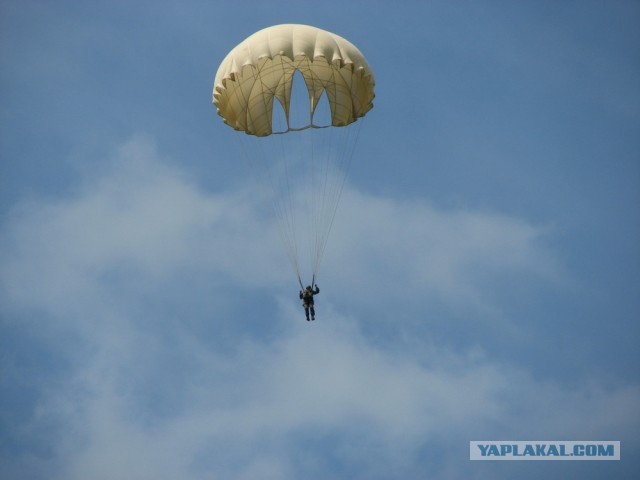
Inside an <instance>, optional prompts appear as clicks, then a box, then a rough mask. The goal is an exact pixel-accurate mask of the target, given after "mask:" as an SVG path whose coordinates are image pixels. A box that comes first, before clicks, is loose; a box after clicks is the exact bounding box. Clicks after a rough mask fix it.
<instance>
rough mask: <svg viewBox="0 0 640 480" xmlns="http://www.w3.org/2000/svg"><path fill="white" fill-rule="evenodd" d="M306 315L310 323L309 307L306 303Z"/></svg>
mask: <svg viewBox="0 0 640 480" xmlns="http://www.w3.org/2000/svg"><path fill="white" fill-rule="evenodd" d="M304 314H305V316H306V317H307V322H308V321H309V305H307V304H306V303H305V305H304Z"/></svg>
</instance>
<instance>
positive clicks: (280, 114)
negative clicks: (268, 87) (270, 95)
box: [271, 99, 289, 133]
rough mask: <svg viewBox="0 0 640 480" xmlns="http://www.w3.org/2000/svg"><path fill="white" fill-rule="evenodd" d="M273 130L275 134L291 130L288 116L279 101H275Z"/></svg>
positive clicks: (272, 119)
mask: <svg viewBox="0 0 640 480" xmlns="http://www.w3.org/2000/svg"><path fill="white" fill-rule="evenodd" d="M271 128H272V130H273V132H275V133H284V132H286V131H287V130H289V124H288V122H287V114H286V113H285V111H284V108H283V107H282V104H281V103H280V101H279V100H278V99H274V100H273V109H272V113H271Z"/></svg>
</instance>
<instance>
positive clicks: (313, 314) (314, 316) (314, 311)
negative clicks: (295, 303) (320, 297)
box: [307, 305, 316, 320]
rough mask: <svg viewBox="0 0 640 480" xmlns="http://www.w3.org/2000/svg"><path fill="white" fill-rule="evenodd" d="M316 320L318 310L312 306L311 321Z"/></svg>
mask: <svg viewBox="0 0 640 480" xmlns="http://www.w3.org/2000/svg"><path fill="white" fill-rule="evenodd" d="M308 319H309V317H308V316H307V320H308ZM315 319H316V309H315V308H313V305H311V320H315Z"/></svg>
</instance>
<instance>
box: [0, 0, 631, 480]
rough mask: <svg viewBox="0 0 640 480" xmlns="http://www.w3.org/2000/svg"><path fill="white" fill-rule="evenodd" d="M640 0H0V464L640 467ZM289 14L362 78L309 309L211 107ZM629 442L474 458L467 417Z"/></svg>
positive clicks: (217, 474) (517, 434) (510, 473)
mask: <svg viewBox="0 0 640 480" xmlns="http://www.w3.org/2000/svg"><path fill="white" fill-rule="evenodd" d="M639 20H640V4H638V3H637V2H624V1H619V2H609V1H574V2H571V1H563V2H556V1H548V2H545V1H543V2H533V1H531V2H528V1H521V2H501V1H484V2H463V1H460V2H449V1H446V2H445V1H441V2H435V1H425V2H421V1H420V2H419V1H415V2H412V1H406V2H382V1H366V2H365V1H342V2H337V1H326V2H322V4H318V3H317V2H307V1H301V0H298V1H295V2H293V1H292V2H284V1H273V2H216V1H213V2H205V1H186V2H185V1H182V2H144V1H140V2H133V3H132V2H120V1H116V2H100V1H96V2H83V3H81V2H64V1H60V2H45V1H19V2H18V1H4V2H2V3H1V4H0V22H1V23H0V32H1V35H2V39H1V40H0V52H1V55H2V56H1V61H2V70H1V73H0V91H1V94H2V109H1V110H0V126H1V129H2V134H1V135H0V154H1V156H2V157H1V163H0V165H1V167H0V168H1V172H0V173H1V174H0V223H1V230H0V320H1V328H2V334H1V335H0V352H1V357H0V358H1V366H0V368H1V370H0V375H1V376H0V455H1V457H0V474H1V476H2V477H3V478H14V479H45V478H47V479H50V478H54V479H56V478H59V479H84V478H93V479H101V478H104V479H113V478H122V479H129V478H131V479H164V478H166V479H175V478H185V479H218V478H220V479H257V478H259V479H271V478H273V479H285V480H286V479H299V478H305V479H392V478H415V479H419V478H434V479H454V478H477V479H489V478H491V479H493V478H523V479H527V478H530V479H534V478H542V477H544V478H569V477H574V478H578V477H580V478H605V477H608V478H637V476H638V473H639V471H640V460H638V458H639V457H638V455H637V452H638V449H639V448H640V444H639V442H638V431H639V430H640V415H639V413H638V405H639V404H640V378H639V367H640V355H639V353H640V350H639V348H638V338H639V333H640V332H639V327H638V320H639V319H640V295H638V292H639V287H640V250H639V248H638V245H640V215H639V214H638V205H640V63H639V61H638V60H639V53H640V31H639V30H638V28H637V26H638V23H639ZM279 23H306V24H311V25H315V26H318V27H320V28H324V29H327V30H330V31H333V32H335V33H337V34H339V35H342V36H344V37H346V38H347V39H349V40H350V41H351V42H353V43H354V44H355V45H357V46H358V47H359V48H360V50H361V51H362V52H363V53H364V54H365V56H366V57H367V59H368V61H369V63H370V65H371V67H372V69H373V70H374V72H375V75H376V99H375V102H374V103H375V107H374V109H373V110H372V111H371V112H370V114H368V115H367V118H366V120H365V122H364V125H363V127H362V131H361V133H360V138H359V143H358V149H357V152H356V155H355V157H354V160H353V165H352V169H351V172H350V175H349V180H348V183H347V185H346V187H345V190H344V193H343V197H342V201H341V205H340V210H339V214H338V217H337V218H336V223H335V225H334V227H333V230H332V234H331V238H330V240H329V246H328V249H327V253H326V256H325V258H324V261H323V265H322V273H321V277H320V278H319V282H318V283H319V284H320V285H321V287H322V293H321V295H320V296H319V297H318V302H317V303H318V320H317V321H316V322H315V323H313V324H308V323H307V322H305V321H304V316H303V311H302V309H301V307H300V305H299V301H298V300H297V284H296V280H295V278H293V276H292V274H291V270H290V267H289V265H288V263H287V260H286V257H285V256H284V253H283V251H282V247H281V245H280V243H279V242H278V239H277V233H276V229H275V225H274V222H273V219H272V218H270V216H269V215H266V214H265V211H264V208H262V207H263V206H262V205H261V203H260V198H259V197H258V196H256V195H255V190H254V189H255V185H254V184H253V183H252V180H251V176H250V175H247V167H246V164H245V163H243V158H242V154H241V152H240V150H239V146H238V142H236V141H235V139H234V138H233V136H234V134H235V132H233V131H232V130H231V129H230V128H228V127H227V126H225V125H224V124H223V123H222V121H221V119H220V118H219V117H218V116H217V115H216V112H215V108H214V107H213V106H212V105H211V89H212V85H213V78H214V75H215V73H216V70H217V67H218V65H219V63H220V62H221V61H222V59H223V58H224V56H225V55H226V53H227V52H228V51H229V50H230V49H231V48H233V47H234V46H235V45H236V44H237V43H239V42H240V41H241V40H243V39H244V38H246V37H247V36H248V35H250V34H251V33H253V32H255V31H257V30H259V29H261V28H264V27H267V26H270V25H274V24H279ZM504 439H514V440H536V439H537V440H620V441H621V442H622V460H621V461H620V462H470V461H469V460H468V455H469V441H470V440H504Z"/></svg>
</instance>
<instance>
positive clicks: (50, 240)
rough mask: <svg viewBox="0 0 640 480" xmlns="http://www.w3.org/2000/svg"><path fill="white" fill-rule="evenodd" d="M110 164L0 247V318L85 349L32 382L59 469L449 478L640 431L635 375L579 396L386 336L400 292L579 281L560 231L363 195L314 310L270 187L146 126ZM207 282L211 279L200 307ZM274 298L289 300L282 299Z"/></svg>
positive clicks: (491, 305) (9, 234) (490, 304)
mask: <svg viewBox="0 0 640 480" xmlns="http://www.w3.org/2000/svg"><path fill="white" fill-rule="evenodd" d="M107 170H108V171H107V172H106V173H103V174H101V175H99V176H98V178H95V179H93V180H91V181H87V183H86V184H85V185H84V186H83V188H81V189H80V190H79V191H78V192H77V193H76V195H74V196H72V197H70V198H66V199H63V200H55V199H53V200H50V201H44V200H37V199H36V200H33V201H31V202H30V203H29V204H25V205H22V206H21V207H20V208H17V209H16V210H15V211H14V213H13V214H12V216H11V218H10V219H9V220H8V221H7V224H6V226H7V227H8V228H6V233H5V235H4V236H3V240H2V244H3V245H2V246H3V249H2V257H1V259H2V265H3V268H2V285H3V288H2V296H1V298H2V303H3V307H2V309H3V316H5V317H9V316H12V317H15V318H16V320H14V323H17V321H18V320H17V319H18V318H19V319H22V320H23V321H25V325H26V326H25V329H27V330H29V331H40V330H44V331H46V333H45V334H43V335H42V336H43V338H45V341H46V342H48V344H49V345H51V347H52V349H53V350H54V351H55V352H57V354H58V355H61V356H64V357H65V358H64V360H65V361H67V362H68V365H67V366H66V367H64V368H65V370H64V374H63V375H60V374H59V372H58V378H59V377H60V376H62V377H63V378H64V380H63V381H62V382H61V383H59V384H55V385H49V384H47V385H33V388H34V389H35V390H37V392H38V395H39V397H38V398H39V401H38V404H39V409H38V411H37V413H36V414H34V415H33V416H32V418H31V419H30V422H29V423H30V426H32V427H33V426H36V425H38V424H39V423H41V422H43V419H55V423H56V424H60V425H63V426H64V427H60V428H57V429H54V431H53V432H51V434H50V435H51V441H52V445H55V447H52V448H53V449H54V453H55V455H54V456H55V459H56V460H55V461H52V462H51V468H52V469H56V470H57V472H58V478H65V479H75V478H77V479H80V478H88V477H91V478H94V479H100V478H105V479H107V478H108V479H111V478H139V479H146V478H153V479H162V478H167V479H174V478H194V479H198V478H207V479H210V478H223V479H228V478H236V479H241V478H256V473H255V472H261V473H260V478H279V479H287V478H327V475H331V474H333V475H334V476H337V477H340V475H343V476H344V477H347V478H354V477H355V478H390V477H392V476H396V477H397V475H398V474H400V475H404V476H405V478H411V477H412V476H415V475H417V474H421V475H423V474H424V475H423V476H429V477H434V478H448V477H456V476H461V475H462V476H466V475H468V474H470V468H471V467H470V466H469V464H468V462H467V463H464V460H465V459H464V458H463V459H461V458H458V457H457V456H456V455H458V454H459V452H462V454H463V455H466V454H467V450H466V449H467V448H468V443H467V442H468V441H469V440H471V439H473V438H479V439H483V438H489V439H490V438H491V437H492V436H495V435H505V436H510V437H512V438H517V437H520V438H523V439H528V438H530V437H532V436H540V437H546V436H549V435H555V436H557V437H558V438H559V437H562V438H563V439H566V438H571V437H573V436H575V437H580V438H585V437H598V436H604V437H611V436H615V435H616V434H619V433H620V432H622V433H623V434H624V435H625V439H626V438H632V435H633V431H634V428H635V429H637V427H638V424H639V421H638V418H637V414H636V409H635V405H636V404H637V401H638V400H639V397H640V393H639V391H638V387H637V386H630V387H624V388H618V389H605V388H604V387H602V386H600V385H599V384H597V383H595V384H593V385H588V386H586V387H583V388H571V387H565V386H563V385H559V384H556V383H553V382H551V381H546V382H545V381H541V380H539V379H537V378H535V377H533V376H532V374H531V372H529V371H527V369H526V368H523V367H518V366H514V365H506V364H504V363H502V362H501V361H499V360H496V359H494V358H491V357H490V356H489V355H487V354H486V353H484V352H483V351H482V350H476V351H466V350H464V351H454V350H452V349H451V348H449V347H447V346H436V344H435V341H434V340H432V339H431V338H429V336H428V335H426V336H425V335H414V336H411V335H409V336H406V337H403V336H398V337H397V338H394V339H393V341H392V342H391V345H392V347H393V348H389V345H388V344H384V345H381V344H380V343H377V342H376V335H375V334H371V333H370V330H371V328H372V326H373V327H375V325H376V324H377V323H380V324H381V325H384V319H385V318H386V317H387V316H389V315H390V314H389V313H388V312H386V311H385V310H386V309H387V307H388V306H389V305H392V306H393V308H396V307H397V306H398V305H400V304H403V305H405V308H406V311H408V312H409V314H411V313H412V312H414V310H415V307H416V305H420V304H421V302H424V301H425V300H424V299H425V298H427V299H439V300H440V301H441V302H443V303H445V304H447V305H451V306H452V308H454V307H455V306H456V305H459V304H463V305H464V308H465V309H467V310H468V311H472V312H477V315H478V316H479V317H482V316H486V312H487V311H489V312H495V311H499V310H500V308H501V304H500V301H499V299H498V297H496V296H495V289H496V288H497V287H496V285H498V286H499V285H500V284H502V283H505V282H508V281H509V278H510V276H511V275H514V274H515V275H518V276H520V277H523V278H524V277H535V278H541V279H542V281H545V282H557V281H563V279H564V273H562V269H561V268H560V267H558V265H557V262H556V261H555V260H554V255H553V254H552V253H551V252H549V251H548V250H547V249H546V248H544V246H543V245H542V241H541V239H542V237H543V235H544V233H545V232H544V230H543V229H539V228H537V227H535V226H532V225H530V224H528V223H526V222H523V221H521V220H517V219H512V218H509V217H503V216H500V215H496V214H486V213H482V212H469V211H466V212H444V211H441V210H439V209H438V208H436V207H434V206H431V205H429V204H427V203H426V202H424V201H419V200H413V201H409V200H404V201H397V200H393V199H385V198H380V197H372V196H368V195H365V194H362V193H359V192H356V191H353V190H348V191H346V192H345V197H344V201H343V212H342V214H341V217H340V218H341V219H342V220H341V222H339V223H338V224H336V226H335V229H334V233H335V235H334V236H333V238H332V240H331V245H332V246H331V251H330V252H328V254H327V263H326V265H325V269H326V271H327V272H328V273H327V275H326V277H327V278H328V279H329V278H330V279H331V283H332V296H331V297H328V298H325V297H320V298H321V299H322V303H320V304H319V310H320V309H321V312H322V315H319V319H318V320H317V321H316V322H314V323H307V322H304V320H303V319H302V318H303V317H302V312H301V309H300V306H299V305H298V303H297V301H296V300H295V295H293V299H292V298H291V297H285V296H284V293H282V292H283V291H285V290H280V287H279V286H280V285H284V284H286V281H287V280H286V279H287V278H288V277H286V275H289V269H288V266H283V265H282V263H281V262H283V261H284V256H283V255H282V254H280V253H279V251H278V248H279V246H278V245H277V242H276V240H275V238H276V237H275V234H272V233H266V232H271V229H270V228H269V227H268V225H267V223H266V222H265V220H264V217H262V216H260V215H259V214H258V213H257V212H258V211H259V208H260V206H259V205H256V204H255V203H253V202H254V200H253V196H251V195H246V194H245V193H244V192H242V191H240V192H224V193H219V194H212V193H210V192H206V191H204V190H203V189H202V188H200V187H198V186H197V184H196V182H194V181H192V180H191V179H189V178H188V177H187V176H186V175H185V174H184V172H181V171H180V170H179V169H178V168H176V167H170V166H169V165H167V164H166V163H163V162H161V161H159V160H158V159H157V153H156V152H155V151H154V149H153V147H152V145H149V143H148V142H146V141H143V140H140V139H134V140H132V141H131V142H129V143H128V144H127V145H125V146H124V147H123V149H121V150H120V151H119V152H118V153H117V155H115V158H114V159H113V161H112V163H111V165H110V167H109V168H108V169H107ZM329 272H339V275H338V274H336V273H333V274H332V273H329ZM381 272H383V273H384V274H383V275H382V274H381ZM192 275H194V276H195V280H191V281H188V282H187V283H186V284H184V283H182V282H184V279H185V278H190V276H192ZM200 283H202V284H204V285H200ZM271 283H273V284H275V285H276V286H275V287H269V288H267V287H265V285H269V284H271ZM336 287H337V288H336ZM193 289H196V290H197V291H198V292H202V293H203V294H204V293H205V292H206V295H205V296H206V298H204V299H200V300H198V302H199V303H198V304H197V307H194V306H193V305H191V304H190V301H191V300H192V299H193V298H194V297H196V296H199V295H191V293H190V292H191V291H192V290H193ZM256 291H257V292H256ZM341 292H342V293H341ZM293 293H295V292H293ZM323 293H325V291H324V290H323ZM269 295H283V296H282V297H281V298H279V302H278V304H277V305H276V306H274V307H273V308H274V311H269V312H267V311H265V307H264V303H265V302H266V297H267V296H269ZM341 295H342V296H341ZM229 297H232V298H235V299H236V301H235V302H234V301H231V300H229ZM358 298H364V299H367V305H362V310H361V311H360V312H359V309H358V308H351V311H355V312H357V313H356V314H347V313H345V311H346V309H344V308H342V306H341V305H346V304H347V303H348V302H349V301H350V300H351V299H358ZM227 301H229V302H231V303H229V304H227V308H218V306H219V305H224V304H225V302H227ZM163 302H164V303H163ZM319 302H320V301H319ZM245 303H248V304H249V305H248V306H246V305H244V304H245ZM248 307H251V308H253V310H252V312H251V313H252V314H251V315H249V314H248V313H247V311H248V310H247V308H248ZM256 310H257V312H256ZM376 310H378V311H377V312H376ZM211 312H215V313H213V314H212V313H211ZM362 312H366V317H363V316H362V315H363V313H362ZM256 313H257V314H258V316H257V317H256V316H255V314H256ZM405 313H406V312H405ZM381 319H383V320H381ZM230 326H232V328H231V327H230ZM30 327H33V328H30ZM68 331H72V332H73V333H74V335H73V341H74V342H75V341H79V342H80V343H81V344H82V347H77V346H75V345H72V344H71V341H70V338H69V335H68V334H67V333H65V332H68ZM408 331H409V332H411V329H409V330H408ZM384 332H385V330H384V329H382V330H381V331H380V333H379V335H381V336H383V335H384V334H385V333H384ZM62 352H67V353H66V354H63V353H62ZM42 368H43V369H44V370H46V369H47V368H48V367H47V366H46V365H42ZM565 405H567V406H569V408H564V406H565ZM585 419H588V422H587V423H585ZM27 430H28V429H27ZM34 431H35V430H34ZM435 445H440V446H441V448H444V450H443V452H444V453H442V454H441V455H442V457H440V459H439V461H438V462H436V463H435V465H436V466H435V467H430V466H429V465H430V464H429V462H428V461H426V460H425V459H424V458H423V457H424V454H425V453H424V452H425V449H427V448H429V447H433V446H435ZM450 452H451V453H450ZM16 458H18V457H16ZM11 461H12V462H14V463H13V465H15V462H17V461H18V460H15V459H14V460H11ZM461 462H462V463H461ZM425 471H426V473H425ZM337 472H338V473H337ZM340 472H341V473H340ZM354 472H355V474H354Z"/></svg>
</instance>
